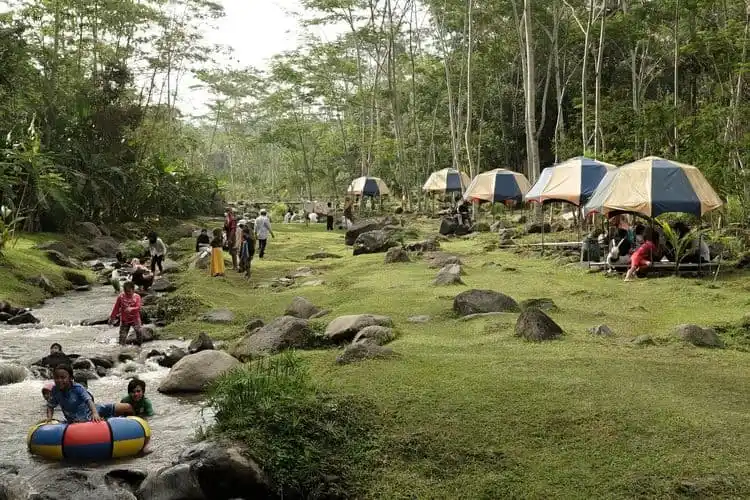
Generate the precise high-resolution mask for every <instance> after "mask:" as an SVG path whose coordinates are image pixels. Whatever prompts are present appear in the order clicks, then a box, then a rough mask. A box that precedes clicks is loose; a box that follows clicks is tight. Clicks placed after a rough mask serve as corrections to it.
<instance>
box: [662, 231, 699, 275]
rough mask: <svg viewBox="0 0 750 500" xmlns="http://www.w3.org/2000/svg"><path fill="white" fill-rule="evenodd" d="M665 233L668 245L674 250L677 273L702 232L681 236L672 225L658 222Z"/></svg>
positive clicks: (690, 232)
mask: <svg viewBox="0 0 750 500" xmlns="http://www.w3.org/2000/svg"><path fill="white" fill-rule="evenodd" d="M656 222H657V223H658V224H659V225H660V226H661V228H662V230H663V231H664V238H666V240H667V243H669V245H670V246H671V247H672V248H673V249H674V262H675V266H676V267H675V271H679V269H680V263H681V262H682V260H683V259H684V258H685V257H686V255H687V252H688V249H689V248H690V247H691V245H692V244H693V241H695V240H696V239H697V238H700V237H702V234H703V233H702V231H700V230H697V229H693V230H691V231H689V232H688V233H686V234H683V235H682V236H680V233H679V232H677V231H676V230H675V229H674V227H673V226H672V225H670V224H669V222H666V221H658V220H657V221H656Z"/></svg>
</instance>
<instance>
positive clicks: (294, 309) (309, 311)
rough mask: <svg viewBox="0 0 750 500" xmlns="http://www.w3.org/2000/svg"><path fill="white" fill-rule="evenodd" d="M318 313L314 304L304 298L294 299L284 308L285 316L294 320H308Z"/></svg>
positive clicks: (318, 309) (318, 310)
mask: <svg viewBox="0 0 750 500" xmlns="http://www.w3.org/2000/svg"><path fill="white" fill-rule="evenodd" d="M319 312H320V308H318V307H317V306H316V305H315V304H313V303H312V302H310V301H309V300H307V299H306V298H304V297H294V299H292V303H291V304H289V306H288V307H287V308H286V311H285V312H284V315H285V316H294V317H295V318H302V319H310V318H312V317H313V316H315V315H316V314H318V313H319Z"/></svg>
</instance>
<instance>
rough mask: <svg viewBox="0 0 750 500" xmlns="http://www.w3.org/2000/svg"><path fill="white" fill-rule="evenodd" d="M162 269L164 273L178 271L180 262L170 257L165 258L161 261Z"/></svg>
mask: <svg viewBox="0 0 750 500" xmlns="http://www.w3.org/2000/svg"><path fill="white" fill-rule="evenodd" d="M162 271H163V272H164V274H172V273H178V272H180V264H178V263H177V262H175V261H173V260H172V259H170V258H166V259H164V262H163V263H162Z"/></svg>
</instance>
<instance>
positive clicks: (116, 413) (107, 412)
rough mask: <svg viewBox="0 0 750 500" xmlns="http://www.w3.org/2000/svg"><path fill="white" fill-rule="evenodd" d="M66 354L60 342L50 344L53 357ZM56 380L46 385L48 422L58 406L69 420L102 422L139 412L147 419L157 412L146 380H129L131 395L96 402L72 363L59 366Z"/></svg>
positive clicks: (54, 372)
mask: <svg viewBox="0 0 750 500" xmlns="http://www.w3.org/2000/svg"><path fill="white" fill-rule="evenodd" d="M49 357H55V358H63V357H66V356H65V354H64V353H63V352H62V346H61V345H60V344H58V343H54V344H52V346H51V347H50V356H49ZM52 377H53V380H51V381H48V382H46V383H45V384H44V385H43V386H42V397H43V398H44V400H45V401H46V408H45V410H46V421H52V420H53V417H54V411H55V409H56V408H58V407H59V408H60V409H61V410H62V414H63V416H64V417H65V422H67V423H71V424H72V423H79V422H99V421H102V420H106V419H108V418H112V417H123V416H127V415H135V416H137V417H141V418H146V417H151V416H153V415H154V407H153V405H152V403H151V401H150V400H149V399H148V398H147V397H146V383H145V382H144V381H143V380H140V379H137V378H135V379H131V380H130V382H128V386H127V391H128V394H127V396H125V397H123V398H122V399H121V400H120V402H119V403H103V404H102V403H96V402H95V401H94V397H93V395H92V394H91V393H90V392H89V391H88V389H87V388H86V387H84V386H83V385H82V384H80V383H78V382H76V381H75V378H74V376H73V367H72V364H71V363H70V360H68V362H63V363H60V364H58V365H57V366H55V368H54V369H53V371H52Z"/></svg>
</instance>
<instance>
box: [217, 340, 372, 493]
mask: <svg viewBox="0 0 750 500" xmlns="http://www.w3.org/2000/svg"><path fill="white" fill-rule="evenodd" d="M208 403H209V406H210V407H212V408H213V409H214V410H215V419H216V424H215V425H214V427H213V428H212V429H211V430H210V431H209V434H210V433H214V434H219V435H226V436H228V437H230V438H233V439H238V440H240V441H242V442H244V443H245V444H246V445H247V446H248V448H249V449H250V450H252V452H253V458H255V459H256V460H257V461H258V462H259V464H260V465H261V467H262V468H263V469H264V470H265V471H266V472H267V473H268V474H269V475H270V477H271V478H272V480H273V482H274V484H275V486H276V488H277V490H278V493H279V495H282V496H290V495H291V496H303V497H305V498H332V497H333V498H337V497H338V498H341V497H356V496H357V495H356V493H357V487H358V485H359V484H360V481H359V480H360V479H362V474H363V471H365V470H367V467H366V465H367V463H368V462H369V460H370V459H371V452H372V451H373V449H374V429H375V428H376V425H375V419H374V415H375V413H374V407H373V405H372V404H371V403H370V402H369V401H366V400H363V399H359V398H354V397H350V396H342V395H337V394H330V393H326V392H323V391H321V390H320V389H319V388H318V387H316V386H315V385H314V384H313V383H312V381H311V378H310V376H309V374H308V372H307V370H306V369H305V366H304V365H303V363H302V361H301V360H300V359H299V358H298V357H297V355H295V354H294V353H293V352H287V353H284V354H281V355H279V356H276V357H273V358H261V359H258V360H255V361H252V362H251V363H247V364H245V365H242V366H241V367H239V368H237V369H235V370H232V371H231V372H229V373H227V374H225V375H224V376H222V377H221V378H220V379H219V380H217V381H216V382H215V383H214V384H213V386H212V387H211V390H210V396H209V401H208Z"/></svg>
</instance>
